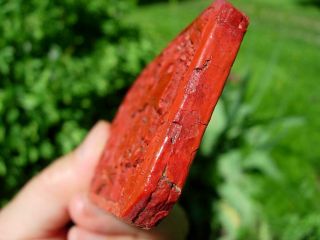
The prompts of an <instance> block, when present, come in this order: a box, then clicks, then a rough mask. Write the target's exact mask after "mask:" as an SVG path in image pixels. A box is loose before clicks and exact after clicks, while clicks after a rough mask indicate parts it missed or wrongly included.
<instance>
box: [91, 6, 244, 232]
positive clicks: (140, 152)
mask: <svg viewBox="0 0 320 240" xmlns="http://www.w3.org/2000/svg"><path fill="white" fill-rule="evenodd" d="M247 25H248V19H247V17H246V16H245V15H243V14H242V13H241V12H239V11H238V10H236V9H235V8H234V7H233V6H232V5H231V4H229V3H227V2H226V1H223V0H218V1H216V2H214V3H213V4H212V5H211V6H210V7H209V8H207V9H206V10H205V11H204V12H203V13H202V14H201V15H200V16H199V17H198V18H197V19H196V20H195V21H194V22H193V23H192V24H191V25H190V26H189V27H188V28H186V29H185V30H184V31H183V32H182V33H181V34H180V35H179V36H178V37H177V38H176V39H175V40H173V41H172V42H171V43H170V44H169V46H168V47H167V48H166V49H165V50H164V51H163V52H162V53H161V54H160V56H158V57H157V58H156V59H155V60H154V61H153V62H152V63H151V64H149V65H148V66H147V67H146V69H145V70H144V71H143V72H142V73H141V75H140V76H139V77H138V79H137V80H136V81H135V83H134V84H133V86H132V87H131V89H130V90H129V92H128V93H127V95H126V97H125V99H124V101H123V103H122V104H121V106H120V108H119V110H118V113H117V115H116V117H115V119H114V120H113V122H112V127H111V137H110V139H109V141H108V143H107V145H106V148H105V151H104V154H103V156H102V158H101V160H100V162H99V164H98V166H97V168H96V173H95V176H94V178H93V181H92V185H91V198H92V200H93V201H94V202H95V203H96V204H97V205H98V206H100V207H101V208H103V209H105V210H106V211H108V212H111V213H112V214H114V215H116V216H117V217H119V218H121V219H122V220H124V221H126V222H128V223H131V224H134V225H136V226H139V227H142V228H151V227H153V226H154V225H156V224H157V222H158V221H159V220H161V219H162V218H164V217H165V216H167V215H168V212H169V211H170V209H171V208H172V206H173V204H174V203H175V202H176V201H177V200H178V198H179V196H180V194H181V188H182V187H183V185H184V182H185V180H186V177H187V174H188V171H189V167H190V164H191V162H192V159H193V157H194V155H195V153H196V151H197V149H198V147H199V144H200V141H201V138H202V135H203V133H204V131H205V128H206V126H207V124H208V122H209V120H210V117H211V113H212V111H213V109H214V107H215V105H216V103H217V101H218V98H219V96H220V94H221V91H222V89H223V86H224V83H225V81H226V79H227V76H228V74H229V71H230V69H231V66H232V64H233V61H234V59H235V57H236V55H237V51H238V49H239V46H240V43H241V41H242V38H243V35H244V33H245V31H246V29H247Z"/></svg>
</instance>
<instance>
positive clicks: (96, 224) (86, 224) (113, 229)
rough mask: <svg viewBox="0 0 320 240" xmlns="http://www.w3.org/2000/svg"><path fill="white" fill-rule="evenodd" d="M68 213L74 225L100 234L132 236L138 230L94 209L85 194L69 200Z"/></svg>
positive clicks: (96, 208)
mask: <svg viewBox="0 0 320 240" xmlns="http://www.w3.org/2000/svg"><path fill="white" fill-rule="evenodd" d="M69 212H70V215H71V218H72V220H73V222H74V223H75V224H76V225H78V226H80V227H82V228H85V229H87V230H90V231H93V232H98V233H102V234H121V233H125V234H134V233H136V232H137V231H139V229H137V228H135V227H133V226H130V225H128V224H126V223H124V222H122V221H120V220H119V219H117V218H116V217H114V216H113V215H111V214H107V213H105V212H104V211H102V210H101V209H99V208H98V207H96V206H95V205H94V204H93V203H91V201H90V200H89V199H88V197H87V195H85V194H80V195H78V196H76V197H75V198H74V199H72V200H71V202H70V205H69ZM141 231H142V230H141Z"/></svg>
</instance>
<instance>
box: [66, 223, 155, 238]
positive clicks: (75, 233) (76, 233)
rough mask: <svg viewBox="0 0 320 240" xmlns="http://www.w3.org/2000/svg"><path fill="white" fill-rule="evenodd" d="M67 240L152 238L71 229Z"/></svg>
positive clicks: (78, 228)
mask: <svg viewBox="0 0 320 240" xmlns="http://www.w3.org/2000/svg"><path fill="white" fill-rule="evenodd" d="M67 239H68V240H148V239H150V240H151V239H152V240H154V238H150V237H146V236H139V235H125V234H123V235H106V234H100V233H95V232H91V231H88V230H86V229H83V228H80V227H77V226H75V227H72V228H71V229H70V231H69V233H68V238H67Z"/></svg>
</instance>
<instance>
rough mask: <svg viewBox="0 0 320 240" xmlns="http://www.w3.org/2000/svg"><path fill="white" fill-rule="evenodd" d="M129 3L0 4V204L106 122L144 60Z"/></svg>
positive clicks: (39, 0) (145, 49)
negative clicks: (98, 123) (128, 21)
mask: <svg viewBox="0 0 320 240" xmlns="http://www.w3.org/2000/svg"><path fill="white" fill-rule="evenodd" d="M132 7H134V1H130V0H127V1H124V0H123V1H118V0H117V1H116V0H92V1H85V0H80V1H75V0H63V1H60V0H57V1H50V0H31V1H22V0H13V1H1V2H0V22H1V24H0V32H1V39H0V79H1V80H0V149H1V156H0V181H1V189H0V196H1V197H0V200H1V202H2V203H3V202H5V200H6V199H8V198H10V197H11V196H12V195H13V194H14V193H15V192H16V191H17V190H18V189H19V187H21V185H22V184H23V183H24V182H25V181H26V180H27V179H29V178H30V177H31V176H32V175H33V174H35V173H36V172H37V171H38V170H40V169H41V168H43V167H44V166H45V165H47V164H48V163H49V162H50V161H51V160H53V159H54V158H55V157H57V156H59V155H61V154H63V153H66V152H67V151H70V150H71V149H72V148H73V147H74V146H76V145H77V144H78V143H79V141H80V140H81V139H82V138H83V136H84V135H85V133H86V132H87V129H88V128H90V127H91V126H92V125H93V123H94V122H95V121H97V120H98V119H101V118H107V119H110V118H111V117H112V116H113V114H114V112H115V110H116V107H117V105H118V103H119V100H120V99H121V98H122V96H123V94H124V93H125V91H126V89H127V87H128V86H129V85H130V83H131V82H132V80H133V79H134V77H135V76H136V75H137V74H138V73H139V72H140V69H141V68H142V66H143V65H144V64H145V62H146V58H148V54H149V50H150V46H149V42H148V41H146V40H145V39H143V38H141V36H140V33H139V31H138V29H136V28H135V27H134V26H131V25H129V24H125V23H124V22H123V20H122V19H123V17H124V15H125V14H126V13H127V12H128V11H129V9H130V8H132Z"/></svg>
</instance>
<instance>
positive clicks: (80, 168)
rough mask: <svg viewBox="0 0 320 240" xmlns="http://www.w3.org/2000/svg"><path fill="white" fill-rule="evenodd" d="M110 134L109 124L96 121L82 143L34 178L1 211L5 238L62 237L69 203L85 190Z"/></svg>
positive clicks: (0, 219) (1, 230)
mask: <svg viewBox="0 0 320 240" xmlns="http://www.w3.org/2000/svg"><path fill="white" fill-rule="evenodd" d="M108 136H109V124H108V123H106V122H103V121H101V122H99V123H97V124H96V125H95V126H94V127H93V129H92V130H91V131H90V133H89V134H88V135H87V137H86V138H85V140H84V141H83V143H82V144H81V145H80V146H79V147H78V148H77V149H76V150H74V151H73V152H71V153H69V154H68V155H66V156H64V157H62V158H60V159H58V160H56V161H55V162H54V163H53V164H51V165H50V166H49V167H47V168H46V169H45V170H43V171H42V172H41V173H40V174H39V175H37V176H36V177H34V178H33V179H32V180H31V181H30V182H29V183H28V184H26V186H25V187H24V188H23V189H22V190H21V191H20V192H19V194H18V195H17V196H16V197H15V198H14V199H13V200H12V201H11V202H10V203H9V204H8V205H7V206H6V207H5V208H4V209H3V210H2V211H1V212H0V232H1V235H2V237H6V239H28V238H29V239H30V238H44V237H56V236H63V235H64V234H65V233H64V232H63V228H64V226H65V225H66V224H67V223H68V222H69V221H70V217H69V214H68V210H67V207H68V203H69V201H70V200H71V198H72V197H73V196H74V195H75V194H76V193H78V192H80V191H85V190H87V189H88V187H89V184H90V180H91V178H92V175H93V172H94V168H95V166H96V164H97V162H98V160H99V158H100V156H101V154H102V151H103V149H104V146H105V144H106V141H107V138H108Z"/></svg>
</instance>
